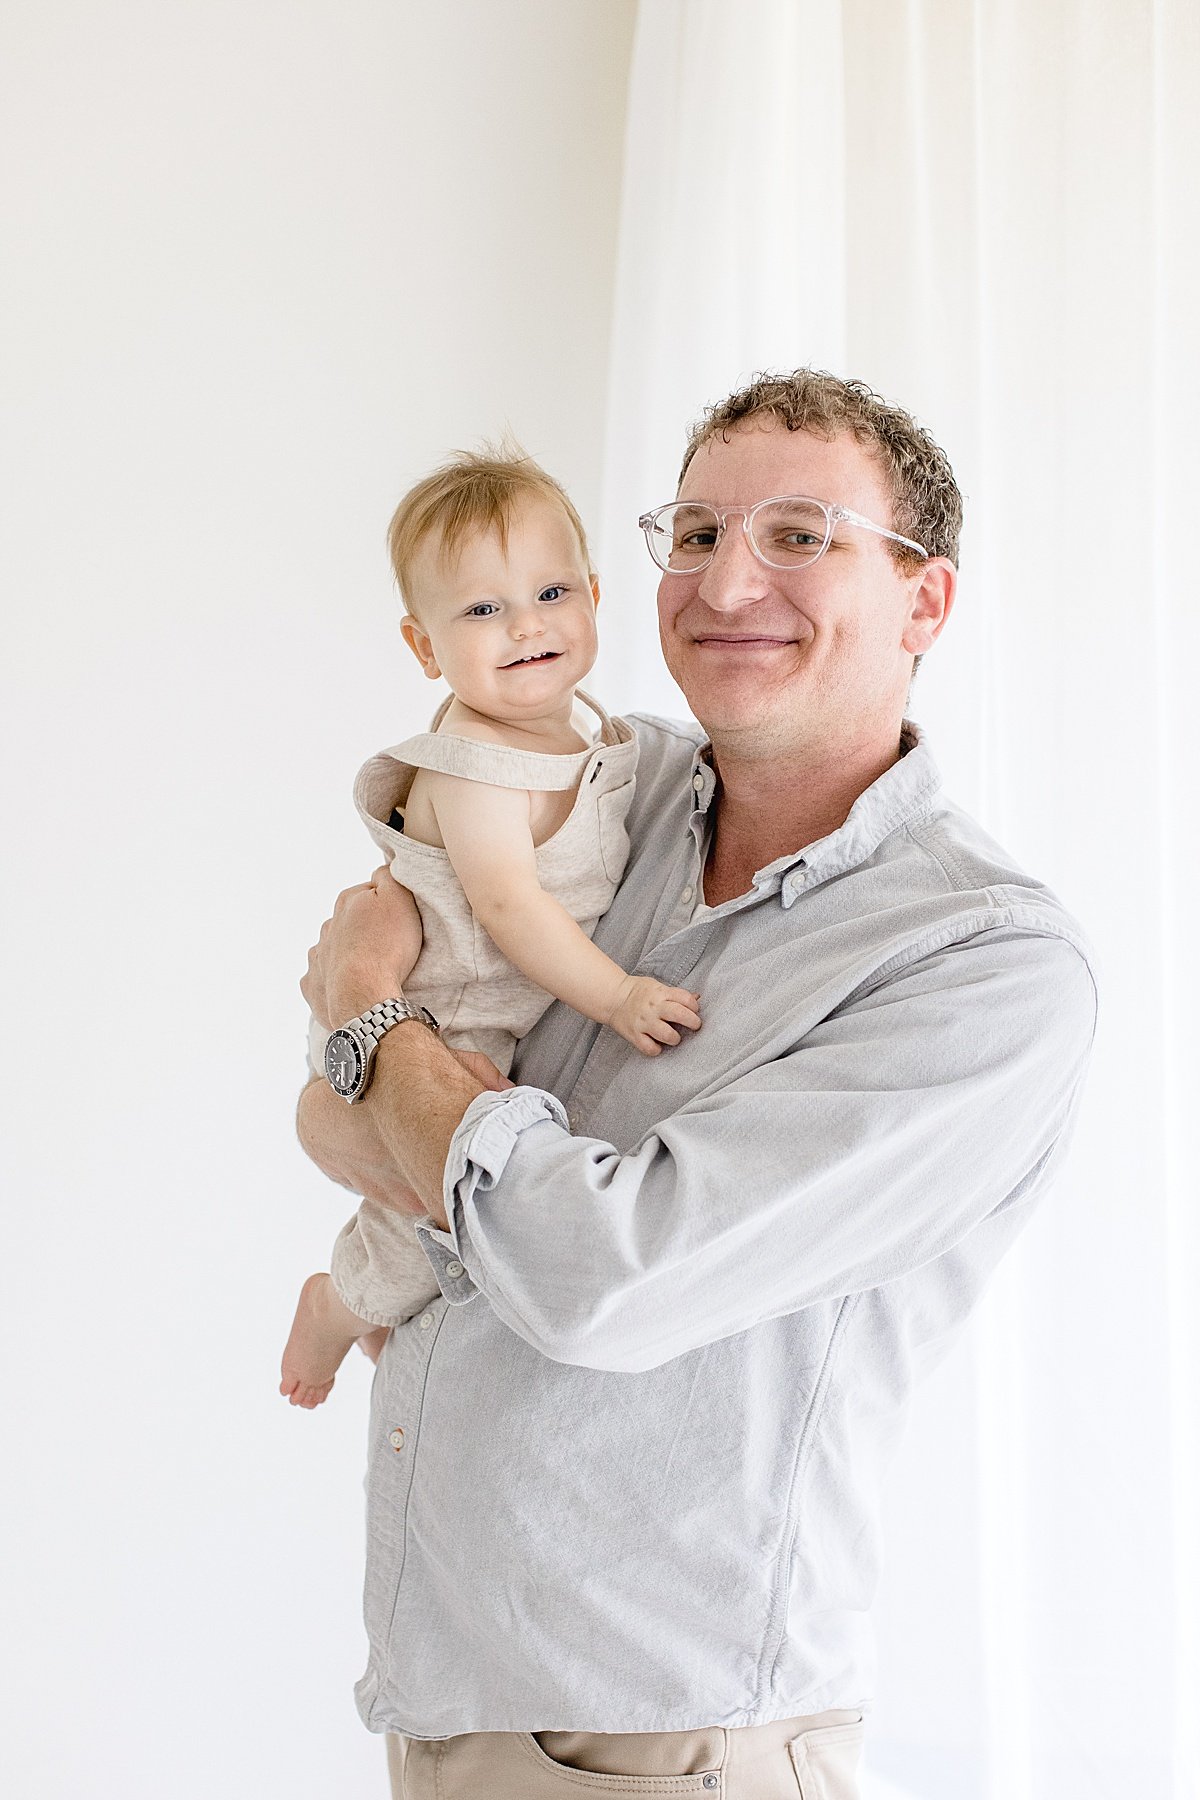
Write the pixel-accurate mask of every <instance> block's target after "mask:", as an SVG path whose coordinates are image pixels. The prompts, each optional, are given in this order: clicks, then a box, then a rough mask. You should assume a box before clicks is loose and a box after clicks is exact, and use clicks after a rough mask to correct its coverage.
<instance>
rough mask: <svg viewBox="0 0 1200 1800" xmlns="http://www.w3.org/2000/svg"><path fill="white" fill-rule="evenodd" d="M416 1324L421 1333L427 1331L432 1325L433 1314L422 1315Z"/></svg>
mask: <svg viewBox="0 0 1200 1800" xmlns="http://www.w3.org/2000/svg"><path fill="white" fill-rule="evenodd" d="M417 1323H418V1324H419V1325H420V1327H421V1330H422V1331H428V1330H429V1327H430V1326H431V1325H432V1324H433V1314H432V1313H422V1314H421V1317H420V1319H419V1320H418V1321H417Z"/></svg>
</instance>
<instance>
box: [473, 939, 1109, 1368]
mask: <svg viewBox="0 0 1200 1800" xmlns="http://www.w3.org/2000/svg"><path fill="white" fill-rule="evenodd" d="M1094 1023H1095V993H1094V988H1093V985H1092V982H1091V978H1090V973H1089V971H1088V969H1087V966H1086V964H1085V962H1084V960H1083V958H1082V957H1081V955H1080V954H1079V952H1078V950H1077V949H1076V948H1075V947H1073V946H1072V945H1071V944H1070V943H1068V942H1066V941H1064V940H1063V939H1062V938H1058V937H1055V936H1050V935H1047V936H1032V935H1027V934H1026V933H1024V932H1020V931H1013V930H1011V929H1005V928H1004V927H1003V926H1000V927H999V928H998V929H991V930H987V931H984V932H981V933H979V934H978V935H977V936H975V937H973V938H971V939H969V940H968V941H966V942H962V941H959V942H954V943H949V944H944V945H941V946H938V947H937V948H936V949H934V948H932V947H931V948H930V950H929V951H928V952H927V954H926V955H924V956H922V957H918V958H916V959H915V960H913V961H910V962H909V963H908V964H907V966H905V967H902V968H897V969H895V970H894V971H892V972H891V974H890V975H889V976H888V977H886V978H884V979H883V980H882V981H881V982H880V983H879V985H877V986H875V987H874V988H873V989H872V990H871V991H869V992H867V993H864V994H862V995H860V996H858V997H856V998H852V999H850V1000H848V1002H847V1003H846V1004H845V1005H844V1006H843V1007H841V1008H839V1009H838V1011H837V1012H836V1013H835V1014H833V1015H831V1016H830V1017H829V1018H827V1019H826V1020H825V1021H824V1022H823V1023H822V1024H821V1025H819V1026H818V1027H817V1028H816V1029H815V1030H812V1031H810V1032H807V1033H806V1034H805V1035H804V1036H803V1037H802V1038H801V1039H800V1041H799V1042H798V1043H793V1044H792V1045H791V1046H790V1047H789V1048H788V1049H786V1050H785V1051H783V1053H782V1054H776V1055H773V1056H770V1057H768V1058H767V1059H766V1060H764V1061H763V1062H761V1063H759V1064H758V1065H757V1066H755V1067H751V1068H748V1069H746V1070H745V1071H744V1072H742V1073H741V1074H740V1075H738V1076H737V1077H736V1078H735V1079H733V1080H732V1081H731V1082H729V1084H728V1085H720V1084H719V1085H717V1086H715V1087H713V1088H709V1089H708V1090H707V1091H704V1092H701V1093H700V1094H698V1095H697V1096H696V1097H695V1098H694V1099H692V1100H690V1101H688V1102H687V1103H685V1104H684V1105H683V1106H682V1107H681V1108H680V1109H679V1110H678V1111H677V1112H675V1113H674V1114H673V1115H672V1116H670V1117H666V1118H664V1119H662V1120H661V1122H660V1123H659V1125H658V1126H657V1128H656V1129H655V1130H652V1131H650V1132H648V1133H647V1134H646V1135H645V1136H644V1137H642V1138H641V1140H640V1141H639V1142H638V1143H636V1145H635V1146H633V1147H632V1148H631V1149H630V1150H628V1151H626V1152H621V1151H619V1150H618V1149H617V1148H616V1146H615V1145H614V1144H612V1143H611V1142H605V1141H603V1140H602V1139H599V1138H591V1137H584V1136H572V1134H571V1133H570V1131H569V1130H568V1129H567V1123H566V1119H565V1116H564V1114H563V1111H562V1108H561V1106H559V1105H558V1104H557V1103H556V1102H555V1101H554V1100H553V1099H552V1098H551V1096H550V1095H548V1094H545V1093H543V1092H542V1091H541V1090H539V1089H520V1088H518V1089H513V1090H512V1091H511V1092H510V1093H508V1094H506V1095H481V1096H480V1098H479V1099H478V1100H477V1101H475V1102H474V1103H473V1104H472V1107H471V1108H470V1109H469V1111H468V1113H467V1114H466V1115H465V1116H464V1119H463V1124H462V1126H461V1127H460V1130H459V1132H458V1133H457V1134H456V1137H455V1139H454V1142H453V1145H452V1149H451V1156H450V1166H449V1168H448V1171H447V1195H448V1200H447V1217H448V1218H449V1219H450V1221H451V1232H450V1234H449V1236H448V1237H447V1242H448V1243H452V1244H453V1256H454V1260H455V1261H456V1262H457V1263H458V1264H460V1265H461V1266H463V1267H464V1268H465V1269H467V1270H469V1272H470V1276H471V1279H472V1281H473V1282H474V1283H475V1284H476V1288H477V1289H478V1291H480V1292H482V1293H483V1294H484V1295H485V1297H486V1298H487V1300H488V1302H489V1304H490V1305H491V1306H492V1308H493V1310H494V1311H495V1312H496V1314H497V1316H498V1317H499V1318H500V1319H501V1320H502V1321H503V1322H504V1323H505V1324H506V1325H508V1326H509V1328H510V1329H511V1330H513V1331H515V1332H516V1333H517V1334H518V1335H519V1336H521V1337H523V1338H525V1340H526V1341H527V1342H528V1343H530V1344H532V1345H533V1346H534V1347H535V1348H536V1349H538V1350H539V1351H541V1353H542V1354H543V1355H545V1356H547V1357H549V1358H551V1359H552V1360H554V1361H560V1362H568V1363H577V1364H580V1365H583V1366H590V1367H594V1368H601V1369H609V1370H614V1371H624V1372H631V1373H633V1372H637V1371H639V1370H644V1369H649V1368H654V1367H657V1366H658V1365H659V1364H661V1363H662V1362H665V1361H668V1360H670V1359H671V1358H673V1357H675V1356H679V1355H681V1354H683V1353H685V1352H687V1351H689V1350H693V1349H696V1348H698V1347H699V1346H700V1345H702V1344H705V1343H711V1342H713V1341H715V1340H717V1339H719V1338H722V1337H725V1336H729V1335H731V1334H733V1333H735V1332H740V1331H744V1330H747V1329H749V1328H750V1327H752V1326H753V1325H755V1324H758V1323H759V1322H761V1321H763V1320H765V1319H769V1318H773V1317H778V1316H779V1315H780V1314H782V1313H786V1312H793V1311H797V1310H800V1309H802V1308H804V1307H806V1306H809V1305H813V1304H815V1303H818V1302H821V1301H824V1300H827V1299H830V1298H834V1297H837V1296H843V1295H847V1294H852V1293H855V1292H859V1291H862V1290H863V1289H865V1288H869V1287H874V1286H876V1285H878V1284H879V1283H882V1282H887V1281H890V1280H893V1279H895V1278H897V1277H901V1276H903V1275H905V1274H906V1273H908V1272H911V1271H913V1270H914V1269H916V1268H918V1267H920V1266H921V1265H922V1264H924V1263H926V1262H928V1261H930V1260H932V1259H933V1258H935V1257H938V1256H940V1255H942V1254H943V1253H945V1252H946V1251H947V1250H949V1249H950V1248H952V1247H953V1246H954V1245H956V1244H957V1243H959V1242H960V1241H961V1240H962V1238H963V1237H964V1236H965V1235H966V1234H967V1233H968V1232H970V1231H971V1230H972V1228H973V1227H974V1226H976V1225H978V1224H980V1223H981V1222H982V1221H983V1220H984V1219H985V1218H987V1217H988V1215H989V1214H991V1213H992V1212H993V1211H995V1210H997V1209H999V1208H1000V1207H1002V1206H1004V1205H1012V1204H1015V1203H1016V1202H1017V1201H1018V1200H1023V1201H1027V1200H1030V1199H1032V1198H1033V1197H1034V1195H1035V1194H1036V1193H1038V1192H1040V1190H1041V1188H1042V1186H1043V1185H1044V1182H1045V1179H1046V1177H1047V1176H1048V1174H1049V1172H1050V1170H1051V1167H1052V1165H1053V1164H1054V1163H1055V1162H1056V1160H1057V1155H1056V1153H1057V1152H1058V1150H1059V1149H1060V1148H1061V1145H1062V1143H1064V1142H1065V1139H1066V1136H1067V1133H1068V1126H1069V1124H1070V1122H1071V1119H1072V1115H1073V1113H1074V1110H1075V1101H1076V1098H1077V1093H1078V1087H1079V1082H1080V1077H1081V1074H1082V1070H1083V1065H1084V1063H1085V1061H1086V1057H1087V1052H1088V1048H1089V1046H1090V1042H1091V1037H1092V1032H1093V1029H1094ZM451 1194H452V1196H453V1198H452V1201H451V1199H450V1198H449V1196H450V1195H451ZM451 1208H452V1210H451ZM439 1235H442V1236H446V1234H439ZM443 1291H445V1288H443ZM473 1291H474V1290H473ZM448 1297H454V1296H448Z"/></svg>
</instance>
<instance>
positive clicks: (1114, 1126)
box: [600, 0, 1200, 1800]
mask: <svg viewBox="0 0 1200 1800" xmlns="http://www.w3.org/2000/svg"><path fill="white" fill-rule="evenodd" d="M1197 92H1200V8H1198V7H1197V6H1196V4H1195V0H975V3H974V4H970V3H968V0H892V3H890V4H884V5H881V4H879V3H878V0H742V3H741V4H739V5H737V6H732V5H730V4H728V3H727V0H641V5H640V7H639V13H638V24H637V34H636V39H635V45H634V57H633V65H632V70H631V86H630V109H629V119H628V127H627V144H626V166H625V172H624V188H623V212H622V224H621V242H620V256H619V264H618V272H617V291H616V300H615V311H614V333H613V348H612V380H611V387H610V401H609V418H608V432H607V445H606V488H605V501H604V514H603V531H602V535H601V544H600V548H601V553H602V555H601V570H602V576H603V578H604V581H605V585H606V589H607V595H608V599H607V605H608V608H609V629H608V631H607V633H605V634H602V635H604V636H605V639H606V646H605V657H606V659H607V667H606V669H605V671H604V673H603V677H602V688H603V691H604V692H606V693H613V694H619V695H620V697H621V703H622V705H623V706H624V705H627V704H628V705H641V706H643V707H649V708H651V709H655V710H659V711H664V712H678V711H679V710H680V708H681V706H682V702H681V700H680V698H679V696H678V694H677V693H675V692H674V690H673V689H672V688H671V684H670V683H669V681H668V680H667V678H666V677H665V675H663V674H662V673H661V669H660V665H659V659H658V653H657V642H656V637H655V631H654V621H653V590H654V579H653V570H652V568H651V566H650V564H649V560H648V558H647V557H646V554H645V551H644V548H643V546H642V543H641V540H640V537H639V534H638V533H637V530H636V524H635V521H636V518H637V515H638V513H639V512H640V511H642V510H644V509H645V508H647V507H649V506H652V505H655V504H659V503H661V502H662V501H665V500H666V499H668V498H669V497H670V496H671V494H672V492H673V489H674V483H675V479H676V475H677V471H678V463H679V457H680V454H681V451H682V448H683V441H684V427H685V425H686V424H687V423H688V422H689V421H690V420H691V419H692V418H694V417H695V416H696V415H697V413H698V412H699V410H700V408H701V406H702V405H703V404H704V403H706V402H708V401H711V400H714V399H717V398H719V397H721V396H722V395H723V394H724V393H726V392H727V391H728V390H729V389H731V388H732V387H733V386H734V385H736V384H737V383H738V382H740V381H741V380H743V379H744V378H745V377H746V376H748V375H749V374H750V373H751V372H752V371H754V370H757V369H761V368H789V367H793V366H796V365H797V364H801V363H808V364H815V365H818V366H825V367H831V368H834V369H836V370H838V371H839V372H841V373H845V374H852V375H856V376H860V377H862V378H863V379H865V380H867V381H868V382H870V383H871V385H872V386H874V387H876V388H877V389H879V390H880V391H881V392H883V393H884V394H886V395H887V396H888V397H889V398H891V399H894V400H897V401H899V402H900V403H901V404H903V405H906V406H908V407H909V408H910V409H911V410H912V411H914V412H915V413H916V414H917V415H918V416H919V417H920V418H922V420H923V421H924V422H925V423H926V424H928V425H929V426H930V428H931V429H932V430H933V432H934V434H935V436H937V437H938V439H939V441H941V442H942V443H943V444H944V445H945V447H946V449H947V450H948V451H949V453H950V456H951V460H952V461H953V463H954V466H955V469H956V471H957V472H958V474H959V478H960V482H961V484H962V486H963V488H964V491H965V494H966V500H967V527H966V531H965V534H964V541H963V557H962V587H961V593H960V599H959V603H958V608H957V610H956V612H955V615H954V617H953V619H952V621H951V624H950V626H949V628H948V631H947V633H946V635H945V637H944V638H943V640H942V642H941V643H940V644H939V645H938V646H937V648H936V650H935V651H934V652H933V653H932V654H931V656H930V657H929V658H928V660H927V662H926V664H925V666H924V667H923V669H922V671H921V674H920V676H919V678H918V681H917V684H916V687H915V690H914V694H913V702H912V711H913V712H914V714H915V715H916V717H917V718H919V719H920V720H921V721H922V722H923V723H924V724H925V725H926V727H927V728H928V730H929V732H930V735H931V738H932V741H933V745H934V750H935V753H936V754H937V755H938V758H939V761H940V762H941V764H942V768H943V773H944V776H945V779H946V784H947V788H948V790H949V792H950V793H951V794H952V795H953V796H954V797H955V798H956V799H958V800H959V801H961V802H962V803H963V804H964V805H966V806H967V807H968V808H969V809H970V810H972V811H973V812H975V813H976V815H977V816H978V817H979V818H980V819H981V820H982V821H983V823H984V824H985V826H986V827H987V828H988V829H989V830H991V831H992V832H993V833H994V834H995V835H996V836H998V837H999V838H1000V839H1001V840H1002V841H1003V842H1005V843H1006V844H1007V845H1008V846H1009V847H1010V848H1011V849H1012V850H1013V851H1014V852H1015V853H1016V854H1017V856H1018V857H1019V858H1020V859H1021V860H1022V861H1023V862H1024V863H1025V865H1026V866H1027V867H1028V868H1029V869H1030V870H1031V871H1032V872H1033V873H1035V874H1036V875H1038V876H1039V877H1040V878H1042V879H1044V880H1046V881H1048V882H1049V883H1050V884H1051V886H1053V887H1054V888H1055V889H1056V890H1057V891H1058V892H1059V893H1060V894H1061V895H1062V897H1063V898H1064V899H1065V900H1066V902H1067V904H1068V905H1069V906H1070V907H1072V909H1073V910H1074V911H1075V912H1076V913H1077V914H1078V915H1079V917H1080V918H1081V919H1082V921H1083V923H1084V925H1085V927H1086V928H1087V930H1088V931H1089V932H1090V934H1091V936H1092V938H1093V939H1094V941H1095V943H1096V945H1097V948H1098V950H1099V954H1100V959H1101V968H1102V974H1103V988H1102V995H1101V1000H1102V1012H1101V1028H1100V1034H1099V1037H1098V1041H1097V1049H1096V1055H1095V1059H1094V1063H1093V1071H1092V1076H1091V1082H1090V1090H1089V1095H1088V1099H1087V1103H1086V1107H1085V1112H1084V1116H1083V1119H1082V1122H1081V1124H1080V1127H1079V1131H1078V1135H1077V1138H1076V1144H1075V1149H1074V1153H1073V1157H1072V1161H1071V1164H1070V1167H1069V1170H1068V1172H1067V1174H1066V1175H1065V1177H1064V1178H1063V1179H1062V1181H1061V1182H1060V1184H1059V1186H1058V1188H1057V1190H1056V1191H1055V1193H1054V1194H1053V1195H1052V1196H1051V1197H1050V1199H1049V1200H1048V1201H1046V1202H1045V1203H1044V1205H1043V1206H1042V1208H1041V1211H1040V1214H1039V1216H1038V1218H1037V1219H1035V1221H1034V1222H1033V1224H1032V1225H1031V1227H1030V1228H1029V1230H1028V1231H1027V1233H1026V1235H1025V1237H1024V1239H1023V1240H1022V1241H1021V1243H1020V1244H1019V1245H1018V1247H1017V1249H1016V1250H1015V1251H1014V1253H1013V1254H1012V1256H1011V1257H1010V1259H1009V1260H1008V1262H1007V1263H1006V1264H1005V1265H1004V1266H1003V1268H1002V1269H1001V1271H1000V1273H999V1275H998V1277H997V1279H996V1282H995V1284H994V1286H993V1288H992V1290H991V1291H990V1293H989V1294H988V1296H987V1298H986V1300H985V1302H984V1304H983V1306H982V1308H981V1309H980V1312H979V1313H978V1315H977V1317H976V1319H975V1321H974V1322H973V1323H972V1325H971V1327H970V1328H969V1330H968V1332H967V1334H966V1336H965V1337H964V1339H963V1340H962V1342H960V1344H959V1345H958V1346H957V1348H956V1349H955V1351H954V1352H953V1353H952V1355H951V1357H950V1358H949V1359H948V1361H947V1362H946V1363H945V1364H944V1365H943V1366H942V1367H941V1368H940V1369H939V1370H938V1371H936V1373H935V1374H934V1375H933V1377H932V1378H931V1379H930V1381H929V1383H928V1384H927V1386H926V1387H925V1389H924V1390H922V1391H921V1393H920V1394H919V1396H918V1401H917V1404H916V1407H915V1410H914V1417H913V1422H912V1427H911V1430H910V1433H909V1436H908V1438H907V1440H906V1443H905V1446H904V1449H903V1451H902V1453H901V1456H900V1459H899V1461H898V1463H897V1466H896V1468H895V1471H894V1473H893V1476H892V1479H891V1483H890V1486H889V1491H888V1526H889V1540H890V1561H889V1567H888V1571H887V1575H886V1577H885V1583H884V1589H883V1592H882V1594H881V1596H880V1605H879V1610H878V1614H877V1620H878V1627H879V1637H880V1669H879V1683H878V1692H877V1701H876V1705H875V1709H874V1713H873V1717H872V1728H871V1735H870V1739H869V1746H868V1771H867V1776H866V1783H867V1785H866V1790H865V1791H866V1794H867V1796H868V1800H901V1797H903V1800H907V1797H908V1796H913V1797H914V1800H1118V1797H1120V1800H1127V1797H1128V1796H1129V1795H1136V1796H1138V1800H1195V1796H1197V1794H1200V1746H1198V1741H1197V1737H1198V1729H1200V1728H1198V1725H1197V1718H1198V1714H1200V1698H1198V1697H1200V1644H1198V1635H1197V1634H1198V1626H1197V1619H1198V1616H1200V1552H1198V1550H1197V1542H1196V1539H1197V1525H1196V1521H1197V1520H1200V1333H1198V1331H1197V1325H1196V1310H1197V1303H1196V1295H1197V1292H1198V1290H1200V1173H1198V1171H1200V1123H1198V1120H1200V1105H1198V1104H1197V1078H1198V1077H1200V1055H1198V1053H1197V1050H1196V1047H1195V1032H1194V1021H1195V1020H1196V1019H1197V1017H1198V1015H1200V955H1198V952H1197V948H1196V941H1197V928H1198V927H1197V918H1196V914H1197V895H1198V894H1200V854H1198V852H1197V847H1196V840H1197V833H1198V832H1200V779H1198V777H1197V773H1196V769H1197V757H1196V753H1195V750H1194V746H1193V743H1192V736H1193V731H1194V719H1195V711H1194V708H1193V706H1192V704H1191V700H1192V689H1193V686H1194V684H1195V683H1196V681H1197V671H1198V670H1200V622H1198V621H1200V604H1198V602H1197V596H1196V591H1195V580H1194V576H1193V573H1192V569H1193V564H1194V560H1195V552H1194V550H1193V545H1192V539H1193V518H1194V515H1195V514H1196V512H1197V510H1200V456H1198V454H1197V423H1196V421H1197V420H1198V419H1200V353H1198V351H1197V321H1198V320H1200V211H1198V201H1197V178H1198V172H1200V109H1197V107H1196V106H1195V104H1194V99H1195V95H1196V93H1197Z"/></svg>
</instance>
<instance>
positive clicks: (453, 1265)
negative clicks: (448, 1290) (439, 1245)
mask: <svg viewBox="0 0 1200 1800" xmlns="http://www.w3.org/2000/svg"><path fill="white" fill-rule="evenodd" d="M462 1272H463V1266H462V1264H461V1263H460V1262H448V1263H447V1264H446V1273H447V1275H452V1276H453V1277H454V1279H455V1281H457V1280H458V1278H459V1276H460V1275H461V1274H462Z"/></svg>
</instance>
